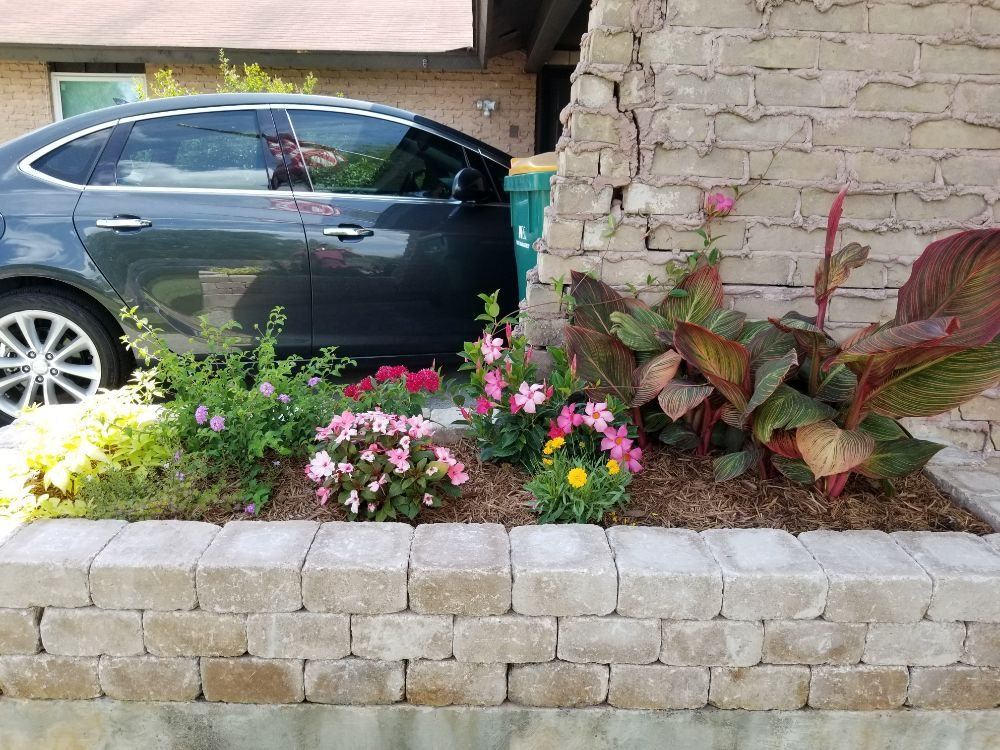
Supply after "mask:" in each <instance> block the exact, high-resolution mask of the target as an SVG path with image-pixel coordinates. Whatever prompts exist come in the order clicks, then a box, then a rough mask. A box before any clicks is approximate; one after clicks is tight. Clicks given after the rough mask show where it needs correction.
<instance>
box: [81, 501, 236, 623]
mask: <svg viewBox="0 0 1000 750" xmlns="http://www.w3.org/2000/svg"><path fill="white" fill-rule="evenodd" d="M218 533H219V527H218V526H215V525H214V524H209V523H199V522H196V521H140V522H138V523H131V524H129V525H128V526H126V527H125V528H123V529H122V531H121V533H119V534H118V535H117V536H116V537H115V538H114V539H112V540H111V541H110V542H109V543H108V546H107V547H105V548H104V549H103V550H102V551H101V553H100V554H99V555H97V557H96V558H95V560H94V563H93V565H91V567H90V593H91V596H92V597H93V600H94V604H96V605H97V606H98V607H101V608H103V609H158V610H178V609H181V610H183V609H194V608H195V607H196V606H197V605H198V596H197V593H196V591H195V569H196V567H197V564H198V560H199V559H200V558H201V555H202V553H204V551H205V550H206V549H207V548H208V545H209V544H210V543H211V542H212V540H213V539H214V538H215V535H216V534H218Z"/></svg>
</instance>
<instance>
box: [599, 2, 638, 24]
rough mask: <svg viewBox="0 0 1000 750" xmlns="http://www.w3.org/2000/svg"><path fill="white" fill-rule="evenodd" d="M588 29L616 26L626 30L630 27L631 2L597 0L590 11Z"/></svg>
mask: <svg viewBox="0 0 1000 750" xmlns="http://www.w3.org/2000/svg"><path fill="white" fill-rule="evenodd" d="M589 22H590V25H589V28H592V29H593V28H596V27H598V26H617V27H625V28H628V27H630V26H631V25H632V2H631V0H598V2H596V3H594V5H593V7H592V8H591V11H590V19H589Z"/></svg>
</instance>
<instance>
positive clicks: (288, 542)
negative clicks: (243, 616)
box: [197, 521, 319, 612]
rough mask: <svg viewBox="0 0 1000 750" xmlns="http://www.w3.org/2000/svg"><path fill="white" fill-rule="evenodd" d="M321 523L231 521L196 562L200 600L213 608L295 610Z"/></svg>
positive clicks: (299, 600) (271, 610)
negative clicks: (312, 546)
mask: <svg viewBox="0 0 1000 750" xmlns="http://www.w3.org/2000/svg"><path fill="white" fill-rule="evenodd" d="M317 529H319V524H318V523H314V522H312V521H272V522H270V523H266V524H262V523H259V522H257V521H230V522H229V523H227V524H226V525H225V527H224V528H223V529H222V531H220V532H219V534H218V535H217V536H216V537H215V540H214V541H213V542H212V544H211V545H210V546H209V548H208V549H207V550H206V551H205V554H204V555H203V556H202V558H201V561H200V562H199V563H198V573H197V583H198V601H199V602H200V603H201V608H202V609H204V610H208V611H210V612H294V611H295V610H297V609H301V607H302V578H301V575H302V563H303V561H304V560H305V558H306V552H307V551H308V549H309V545H310V544H311V543H312V540H313V537H314V536H315V535H316V531H317Z"/></svg>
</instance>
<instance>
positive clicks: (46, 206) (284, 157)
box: [0, 94, 516, 419]
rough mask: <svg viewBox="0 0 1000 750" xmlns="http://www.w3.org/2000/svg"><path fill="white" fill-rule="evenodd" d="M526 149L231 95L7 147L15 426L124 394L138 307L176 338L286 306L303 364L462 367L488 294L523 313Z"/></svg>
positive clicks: (1, 202)
mask: <svg viewBox="0 0 1000 750" xmlns="http://www.w3.org/2000/svg"><path fill="white" fill-rule="evenodd" d="M508 165H509V158H508V156H507V155H506V154H504V153H502V152H499V151H497V150H496V149H493V148H491V147H490V146H487V145H486V144H484V143H481V142H479V141H476V140H474V139H472V138H469V137H468V136H465V135H463V134H461V133H459V132H457V131H455V130H452V129H450V128H448V127H446V126H444V125H440V124H437V123H434V122H431V121H429V120H426V119H424V118H422V117H419V116H416V115H413V114H410V113H408V112H403V111H400V110H396V109H391V108H389V107H382V106H378V105H374V104H369V103H365V102H357V101H351V100H345V99H333V98H328V97H318V96H295V95H274V94H260V95H256V94H224V95H223V94H220V95H206V96H197V97H180V98H174V99H160V100H155V101H150V102H141V103H138V104H128V105H123V106H119V107H112V108H109V109H104V110H99V111H97V112H91V113H89V114H86V115H80V116H78V117H74V118H71V119H68V120H64V121H62V122H59V123H56V124H53V125H50V126H48V127H45V128H42V129H40V130H37V131H35V132H33V133H30V134H28V135H26V136H23V137H21V138H18V139H17V140H14V141H11V142H10V143H7V144H6V145H4V146H0V419H10V418H12V417H14V416H16V415H17V414H18V413H19V411H20V410H21V409H22V408H24V407H25V406H26V405H27V404H30V403H37V402H45V403H50V404H51V403H69V402H73V401H78V400H80V399H82V398H84V397H85V396H87V395H88V394H92V393H94V392H95V391H96V390H97V389H98V388H100V387H113V386H116V385H119V384H120V383H122V382H123V381H124V379H125V378H126V377H127V375H128V373H129V371H130V369H131V368H132V366H133V362H132V361H131V359H130V358H129V356H128V355H127V353H126V352H125V350H124V348H123V347H122V346H121V344H120V343H119V341H118V339H119V337H120V336H121V335H122V333H123V332H126V333H127V331H124V329H123V327H122V324H121V322H120V321H119V320H118V311H119V310H120V309H121V308H122V307H123V306H125V305H128V306H132V305H137V306H138V307H139V309H140V313H141V314H142V315H143V316H145V317H147V318H149V320H150V322H151V323H152V324H153V325H156V326H158V327H160V328H163V329H164V330H165V331H166V333H167V339H168V341H169V342H170V343H171V345H172V346H176V347H178V348H179V349H180V348H185V347H191V346H192V343H191V342H190V341H189V339H191V338H192V337H195V342H194V344H193V345H194V346H195V347H197V346H198V341H197V333H198V330H199V327H200V318H202V317H205V318H207V319H208V320H209V321H210V322H212V323H215V324H221V323H224V322H226V321H229V320H234V321H236V322H237V323H239V324H240V325H241V326H242V330H241V335H243V336H244V337H245V342H246V343H247V344H250V343H251V340H252V335H253V327H254V325H255V324H258V323H261V322H262V321H263V320H264V319H265V318H266V317H267V313H268V311H269V310H270V309H271V308H273V307H275V306H277V305H280V306H282V307H284V308H285V310H286V312H287V315H288V324H287V327H286V328H285V331H284V333H283V335H282V338H281V341H280V344H281V346H282V350H283V352H282V353H284V354H294V355H302V356H307V355H309V354H310V353H312V352H315V351H316V350H317V349H319V348H320V347H324V346H330V345H337V346H338V347H340V349H341V352H342V353H344V354H346V355H349V356H353V357H357V358H372V359H373V360H379V359H390V358H391V359H406V358H417V359H424V360H429V359H430V358H432V357H438V358H442V357H443V356H446V355H448V354H450V353H453V352H455V351H456V350H458V349H459V348H460V346H461V342H462V341H463V340H465V339H467V338H469V337H474V336H475V335H476V328H475V323H474V320H473V319H474V317H475V315H476V313H477V312H478V307H479V301H478V300H477V299H476V294H477V293H479V292H482V291H492V290H494V289H497V288H499V289H501V290H502V297H503V301H504V303H505V306H506V307H507V308H510V307H512V306H513V305H515V304H516V279H515V270H514V268H515V266H514V255H513V246H512V237H511V227H510V213H509V205H508V201H507V198H506V196H505V195H504V192H503V176H504V175H505V174H506V172H507V167H508Z"/></svg>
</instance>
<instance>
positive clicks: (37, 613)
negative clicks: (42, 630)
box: [0, 607, 42, 655]
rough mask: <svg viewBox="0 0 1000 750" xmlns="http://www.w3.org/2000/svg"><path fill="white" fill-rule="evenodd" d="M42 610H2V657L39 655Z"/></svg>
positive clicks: (0, 640) (0, 649) (0, 627)
mask: <svg viewBox="0 0 1000 750" xmlns="http://www.w3.org/2000/svg"><path fill="white" fill-rule="evenodd" d="M41 614H42V613H41V610H40V609H38V608H34V607H33V608H30V609H2V608H0V655H4V654H11V655H13V654H37V653H38V652H39V651H40V650H41V648H42V643H41V639H40V636H39V635H38V621H39V619H40V618H41Z"/></svg>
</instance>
